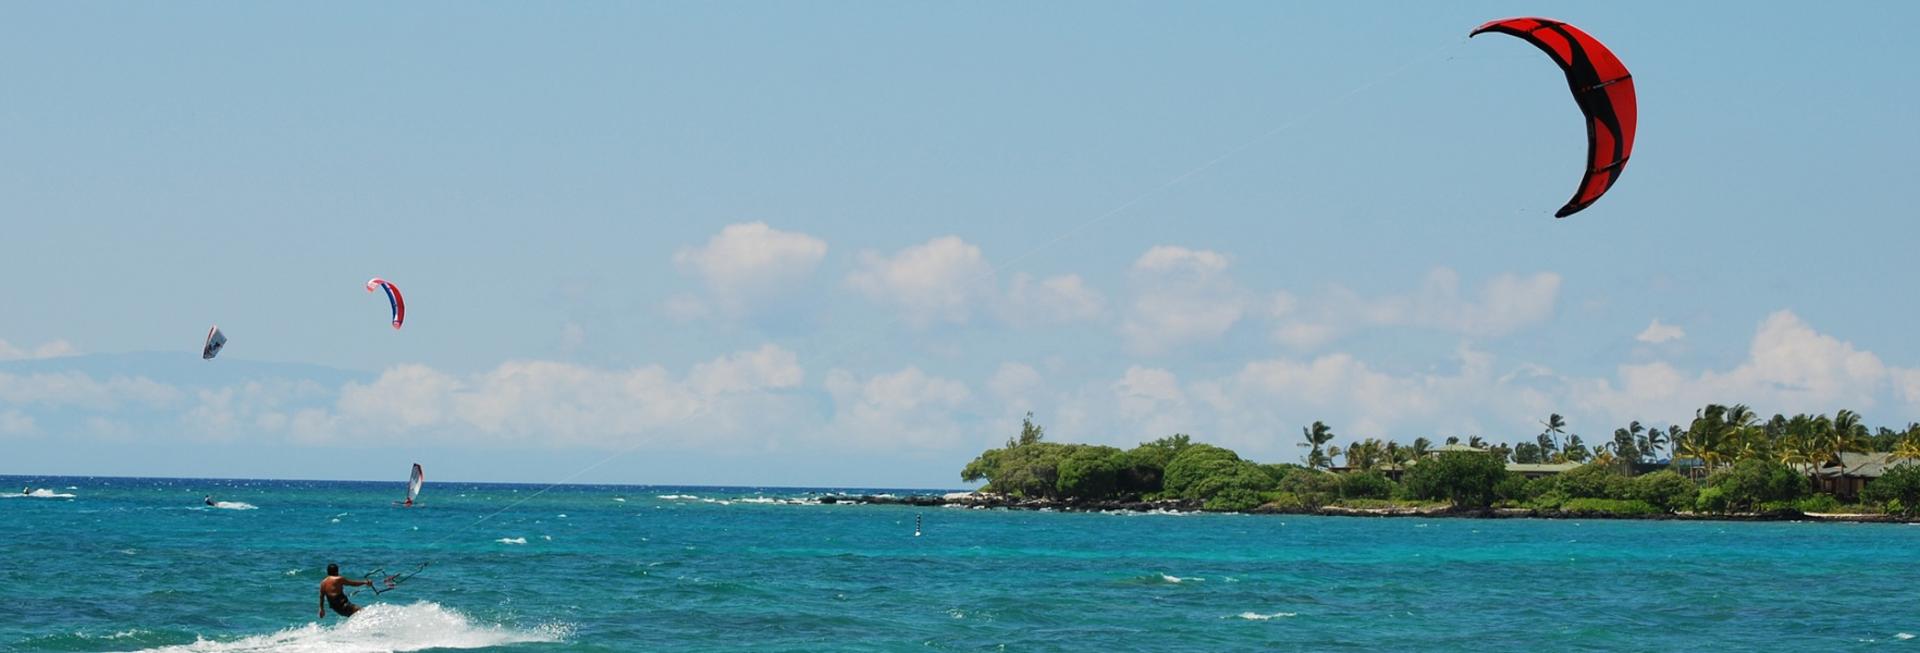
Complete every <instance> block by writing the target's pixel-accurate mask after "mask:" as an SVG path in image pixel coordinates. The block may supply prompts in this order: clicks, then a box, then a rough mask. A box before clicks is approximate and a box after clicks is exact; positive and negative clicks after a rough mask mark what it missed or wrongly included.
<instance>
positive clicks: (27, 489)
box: [20, 485, 33, 494]
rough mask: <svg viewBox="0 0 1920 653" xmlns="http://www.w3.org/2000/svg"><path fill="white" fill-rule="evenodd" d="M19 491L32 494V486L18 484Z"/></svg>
mask: <svg viewBox="0 0 1920 653" xmlns="http://www.w3.org/2000/svg"><path fill="white" fill-rule="evenodd" d="M20 493H21V494H33V486H31V485H22V486H20Z"/></svg>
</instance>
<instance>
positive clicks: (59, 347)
mask: <svg viewBox="0 0 1920 653" xmlns="http://www.w3.org/2000/svg"><path fill="white" fill-rule="evenodd" d="M77 353H79V352H78V351H75V350H74V348H73V345H71V344H69V343H68V342H67V341H65V340H54V341H51V342H46V343H42V344H41V345H40V346H38V347H34V348H32V349H26V348H22V347H16V346H14V345H13V343H9V342H7V341H5V340H0V361H18V360H38V359H42V358H59V357H62V356H72V355H74V354H77Z"/></svg>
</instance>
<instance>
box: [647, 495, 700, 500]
mask: <svg viewBox="0 0 1920 653" xmlns="http://www.w3.org/2000/svg"><path fill="white" fill-rule="evenodd" d="M654 498H655V499H666V500H668V501H697V500H699V499H700V497H696V496H693V495H691V494H662V495H658V496H655V497H654Z"/></svg>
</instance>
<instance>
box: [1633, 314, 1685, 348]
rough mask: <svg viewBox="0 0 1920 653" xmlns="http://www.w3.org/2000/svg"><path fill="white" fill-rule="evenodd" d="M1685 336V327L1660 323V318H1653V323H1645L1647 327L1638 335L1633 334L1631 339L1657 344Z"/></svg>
mask: <svg viewBox="0 0 1920 653" xmlns="http://www.w3.org/2000/svg"><path fill="white" fill-rule="evenodd" d="M1685 337H1687V331H1686V329H1682V328H1680V327H1679V326H1677V325H1673V324H1661V323H1660V318H1654V319H1653V323H1652V324H1649V325H1647V328H1646V329H1645V330H1643V331H1641V332H1640V335H1637V336H1634V337H1633V339H1634V340H1638V341H1640V342H1645V343H1652V344H1656V345H1657V344H1660V343H1663V342H1672V341H1675V340H1679V339H1681V338H1685Z"/></svg>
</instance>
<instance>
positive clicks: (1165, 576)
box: [1131, 574, 1206, 585]
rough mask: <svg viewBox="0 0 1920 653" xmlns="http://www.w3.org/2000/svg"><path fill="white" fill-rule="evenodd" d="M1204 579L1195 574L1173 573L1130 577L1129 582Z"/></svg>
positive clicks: (1193, 580) (1159, 582) (1184, 581)
mask: <svg viewBox="0 0 1920 653" xmlns="http://www.w3.org/2000/svg"><path fill="white" fill-rule="evenodd" d="M1205 580H1206V579H1205V578H1200V577H1197V576H1175V575H1173V574H1151V575H1147V576H1136V577H1134V578H1133V579H1131V582H1134V583H1139V584H1142V585H1179V584H1182V583H1198V582H1201V581H1205Z"/></svg>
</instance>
